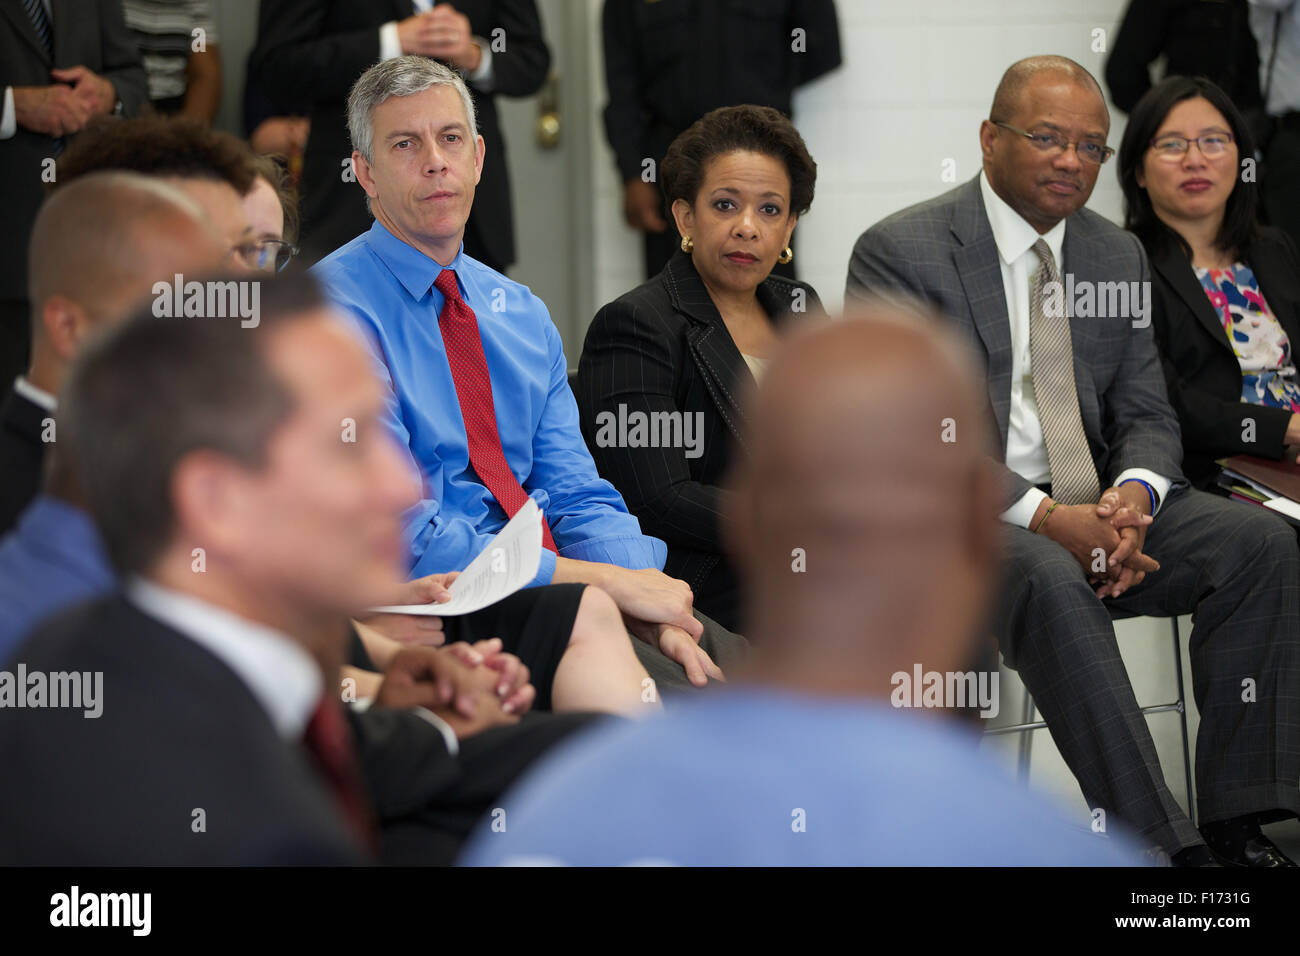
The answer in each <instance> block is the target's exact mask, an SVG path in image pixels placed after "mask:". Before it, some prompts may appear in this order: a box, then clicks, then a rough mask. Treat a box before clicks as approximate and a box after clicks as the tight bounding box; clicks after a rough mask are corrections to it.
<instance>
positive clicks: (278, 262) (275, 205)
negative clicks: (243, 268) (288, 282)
mask: <svg viewBox="0 0 1300 956" xmlns="http://www.w3.org/2000/svg"><path fill="white" fill-rule="evenodd" d="M253 167H254V168H255V169H256V170H257V177H256V178H255V179H254V180H253V185H252V187H251V188H250V189H249V190H248V192H247V193H245V194H244V196H243V198H242V199H241V200H240V203H241V205H242V206H243V207H244V216H245V217H246V218H247V219H248V223H249V225H250V226H252V227H253V237H252V239H250V240H249V241H248V242H247V243H245V244H244V245H243V246H241V247H240V249H239V250H238V251H239V254H240V256H241V258H242V259H243V261H244V263H245V264H246V265H247V266H248V267H249V268H250V269H257V270H259V271H261V272H282V271H284V269H285V268H286V267H288V265H289V263H290V262H291V261H293V257H294V256H295V255H296V254H297V252H298V247H297V246H295V245H294V244H293V243H292V242H289V241H288V239H287V238H286V237H287V236H290V235H293V234H294V233H296V232H297V231H298V200H297V197H296V196H295V195H294V193H293V192H292V191H291V190H290V189H289V186H288V178H287V177H286V175H285V172H284V170H283V168H281V166H280V164H279V163H278V162H276V161H275V160H274V159H273V158H271V157H270V156H262V155H257V156H255V157H254V158H253Z"/></svg>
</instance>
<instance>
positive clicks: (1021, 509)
mask: <svg viewBox="0 0 1300 956" xmlns="http://www.w3.org/2000/svg"><path fill="white" fill-rule="evenodd" d="M1046 497H1047V495H1045V494H1043V492H1042V490H1041V489H1039V488H1030V489H1029V490H1028V491H1026V492H1025V493H1024V494H1023V495H1022V496H1021V498H1020V500H1019V501H1017V502H1016V503H1015V504H1014V505H1012V506H1011V507H1010V508H1008V509H1007V510H1006V511H1004V512H1002V515H1001V518H1002V520H1003V521H1005V522H1006V523H1007V524H1013V525H1015V526H1016V527H1017V528H1024V529H1025V530H1029V523H1030V522H1031V521H1033V520H1034V512H1035V511H1037V510H1038V506H1039V505H1040V504H1042V503H1043V499H1044V498H1046Z"/></svg>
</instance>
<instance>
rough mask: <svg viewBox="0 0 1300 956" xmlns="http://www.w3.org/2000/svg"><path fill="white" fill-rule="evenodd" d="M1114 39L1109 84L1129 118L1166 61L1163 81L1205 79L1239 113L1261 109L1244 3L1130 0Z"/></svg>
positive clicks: (1256, 56)
mask: <svg viewBox="0 0 1300 956" xmlns="http://www.w3.org/2000/svg"><path fill="white" fill-rule="evenodd" d="M1114 37H1115V39H1114V47H1113V49H1112V50H1111V53H1110V56H1109V58H1107V60H1106V85H1107V86H1108V87H1110V96H1111V99H1113V100H1114V101H1115V105H1116V106H1118V107H1119V108H1120V109H1122V110H1123V111H1124V112H1125V113H1128V112H1131V111H1132V109H1133V107H1134V106H1136V105H1137V101H1138V100H1140V99H1141V98H1142V96H1143V94H1144V93H1146V91H1147V90H1149V89H1151V70H1150V67H1151V64H1152V63H1154V62H1155V61H1156V60H1157V59H1159V58H1160V57H1162V56H1163V57H1164V58H1165V67H1164V75H1165V76H1207V77H1209V78H1210V79H1212V80H1213V81H1214V82H1215V83H1217V84H1218V85H1219V86H1221V87H1223V89H1224V91H1225V92H1226V93H1227V94H1228V96H1229V97H1231V98H1232V102H1233V103H1235V104H1237V106H1238V108H1240V109H1243V110H1245V109H1249V108H1251V107H1254V106H1259V105H1260V102H1261V96H1260V92H1259V60H1260V56H1259V48H1258V45H1257V44H1256V42H1255V35H1254V34H1253V33H1251V31H1250V11H1249V9H1248V7H1247V3H1246V0H1129V5H1128V9H1127V10H1125V11H1124V19H1123V20H1122V21H1121V22H1120V25H1119V30H1118V31H1116V33H1115V34H1114ZM1264 54H1265V59H1267V54H1268V51H1267V50H1266V51H1264Z"/></svg>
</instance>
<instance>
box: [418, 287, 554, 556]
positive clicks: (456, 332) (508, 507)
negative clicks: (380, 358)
mask: <svg viewBox="0 0 1300 956" xmlns="http://www.w3.org/2000/svg"><path fill="white" fill-rule="evenodd" d="M433 287H434V288H435V289H437V290H438V291H439V292H441V293H442V295H443V299H444V301H443V304H442V314H441V315H439V316H438V328H439V329H441V330H442V343H443V345H444V346H445V347H446V349H447V364H448V365H450V366H451V379H452V381H453V382H455V384H456V398H457V400H458V401H459V402H460V415H461V418H462V419H463V420H464V422H465V437H466V438H467V439H468V441H469V463H470V465H471V466H472V467H473V468H474V472H475V473H476V474H477V475H478V478H479V481H481V482H483V484H484V485H485V486H486V487H487V490H488V491H490V492H492V495H493V496H494V497H495V498H496V500H497V503H498V504H500V505H501V507H502V508H504V509H505V512H506V517H508V518H513V517H514V516H515V512H517V511H518V510H519V509H520V508H522V507H523V506H524V504H525V503H526V502H527V501H528V493H527V492H526V491H524V489H523V486H522V485H521V484H519V479H517V478H516V477H515V473H514V472H513V471H511V470H510V465H509V464H508V463H507V462H506V455H505V452H504V451H503V450H502V448H501V435H500V433H499V432H498V431H497V413H496V406H495V405H494V404H493V401H492V380H491V379H490V378H489V377H488V367H487V358H486V357H485V356H484V355H483V340H482V338H480V337H479V334H478V317H477V316H475V315H474V310H473V309H471V308H470V307H469V305H468V304H466V302H465V300H464V299H462V298H461V297H460V289H459V288H458V287H457V285H456V273H455V272H454V271H453V270H451V269H443V270H442V272H440V273H438V278H437V279H435V280H434V282H433ZM542 544H544V545H545V546H546V547H547V548H549V549H550V550H552V551H556V552H557V553H558V549H557V548H556V547H555V539H554V538H552V537H551V526H550V525H549V524H548V523H547V521H546V518H545V516H543V517H542Z"/></svg>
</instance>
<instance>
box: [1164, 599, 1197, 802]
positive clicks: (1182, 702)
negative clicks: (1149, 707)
mask: <svg viewBox="0 0 1300 956" xmlns="http://www.w3.org/2000/svg"><path fill="white" fill-rule="evenodd" d="M1169 620H1170V623H1171V624H1172V626H1173V632H1174V670H1175V671H1176V672H1177V675H1178V720H1179V724H1180V726H1181V727H1182V731H1183V775H1184V777H1185V779H1186V781H1187V815H1188V816H1189V817H1190V818H1191V820H1192V826H1196V785H1195V784H1194V783H1193V782H1192V777H1193V772H1192V749H1191V745H1190V744H1189V743H1188V735H1187V695H1186V693H1185V692H1184V690H1183V649H1182V642H1181V641H1180V640H1179V635H1178V618H1177V617H1171V618H1170V619H1169Z"/></svg>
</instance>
